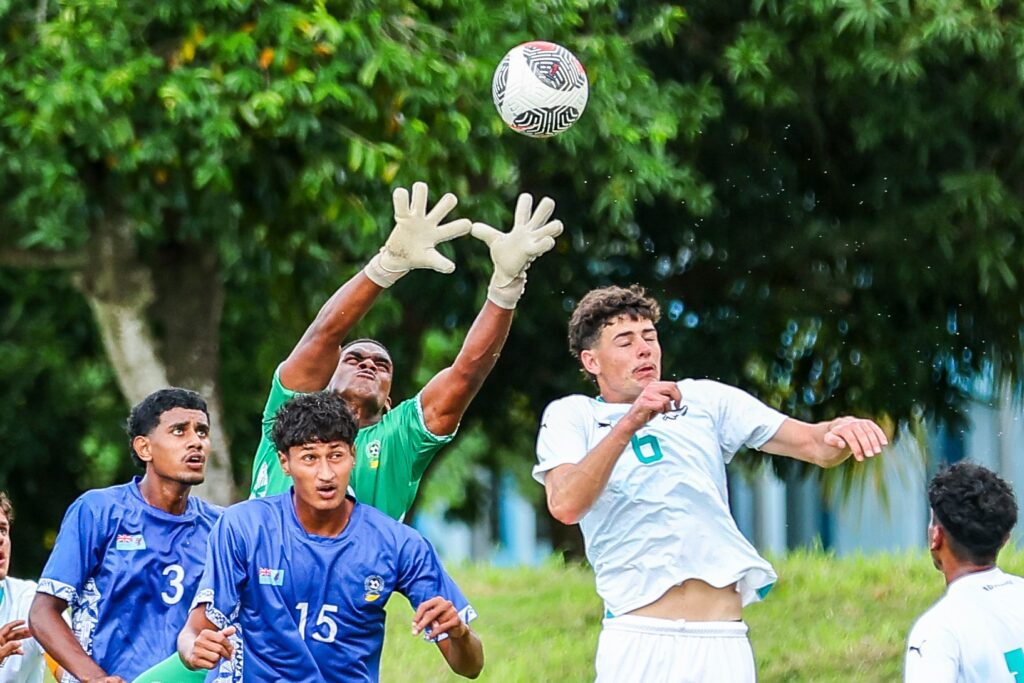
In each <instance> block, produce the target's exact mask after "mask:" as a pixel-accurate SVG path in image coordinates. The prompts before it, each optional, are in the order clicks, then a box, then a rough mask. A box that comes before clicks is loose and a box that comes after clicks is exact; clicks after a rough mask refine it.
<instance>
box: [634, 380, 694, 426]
mask: <svg viewBox="0 0 1024 683" xmlns="http://www.w3.org/2000/svg"><path fill="white" fill-rule="evenodd" d="M682 402H683V397H682V394H680V393H679V385H678V384H676V383H675V382H667V381H664V380H659V381H657V382H651V383H650V384H648V385H647V386H645V387H644V389H643V391H641V392H640V395H639V396H637V397H636V400H635V401H633V405H632V407H631V408H630V409H629V412H628V413H627V414H626V418H628V419H629V420H631V421H632V423H633V426H634V427H636V428H637V429H639V428H640V427H643V426H644V425H645V424H647V423H648V422H650V421H651V419H652V418H653V417H654V416H655V415H660V414H662V413H667V412H669V411H670V410H675V409H676V408H678V407H679V404H680V403H682Z"/></svg>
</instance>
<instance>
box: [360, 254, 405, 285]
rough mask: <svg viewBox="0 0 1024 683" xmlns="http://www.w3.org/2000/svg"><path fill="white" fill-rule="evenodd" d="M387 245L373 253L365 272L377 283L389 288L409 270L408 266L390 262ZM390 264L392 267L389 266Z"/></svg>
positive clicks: (364, 269)
mask: <svg viewBox="0 0 1024 683" xmlns="http://www.w3.org/2000/svg"><path fill="white" fill-rule="evenodd" d="M386 252H387V247H381V249H380V251H379V252H377V253H376V254H374V255H373V258H372V259H370V262H369V263H367V264H366V267H365V268H363V273H364V274H365V275H366V277H368V278H370V280H371V281H372V282H373V283H374V284H375V285H377V286H378V287H383V288H384V289H387V288H388V287H390V286H391V285H393V284H395V283H396V282H398V281H399V280H400V279H402V277H404V276H405V275H406V274H407V273H408V272H409V269H408V268H401V267H396V265H395V264H393V263H388V260H389V259H387V258H386V257H387V253H386ZM389 266H390V267H389Z"/></svg>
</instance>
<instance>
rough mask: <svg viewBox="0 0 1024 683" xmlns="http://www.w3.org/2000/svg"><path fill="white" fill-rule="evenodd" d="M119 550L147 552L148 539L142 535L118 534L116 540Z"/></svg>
mask: <svg viewBox="0 0 1024 683" xmlns="http://www.w3.org/2000/svg"><path fill="white" fill-rule="evenodd" d="M116 544H117V545H116V546H115V547H116V548H117V549H118V550H145V549H146V539H145V538H143V537H142V534H118V535H117V539H116Z"/></svg>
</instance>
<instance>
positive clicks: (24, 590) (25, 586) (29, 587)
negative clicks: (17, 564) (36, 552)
mask: <svg viewBox="0 0 1024 683" xmlns="http://www.w3.org/2000/svg"><path fill="white" fill-rule="evenodd" d="M5 581H6V583H7V586H6V588H7V589H8V590H9V591H10V592H11V595H12V596H14V598H15V599H17V598H18V597H19V596H22V595H35V592H36V586H37V585H38V584H37V583H36V582H35V581H31V580H29V579H16V578H14V577H13V576H8V577H7V578H6V579H5Z"/></svg>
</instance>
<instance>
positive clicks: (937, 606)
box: [909, 595, 963, 645]
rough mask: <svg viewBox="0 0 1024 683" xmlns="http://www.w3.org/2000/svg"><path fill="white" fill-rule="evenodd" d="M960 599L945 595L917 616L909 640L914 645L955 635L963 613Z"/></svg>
mask: <svg viewBox="0 0 1024 683" xmlns="http://www.w3.org/2000/svg"><path fill="white" fill-rule="evenodd" d="M958 603H959V600H957V599H955V598H950V597H949V595H944V596H942V597H941V598H939V599H938V600H937V601H936V602H935V603H934V604H933V605H932V606H931V607H929V608H928V609H927V610H925V611H924V613H923V614H921V616H919V617H918V618H917V621H915V622H914V625H913V626H912V627H911V629H910V637H909V641H910V643H911V644H912V645H913V644H914V643H915V642H917V643H919V642H921V641H923V640H926V639H929V638H932V639H935V638H938V637H941V636H955V635H956V630H957V625H958V624H959V623H960V620H961V617H962V616H963V615H962V614H961V609H960V606H958Z"/></svg>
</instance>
